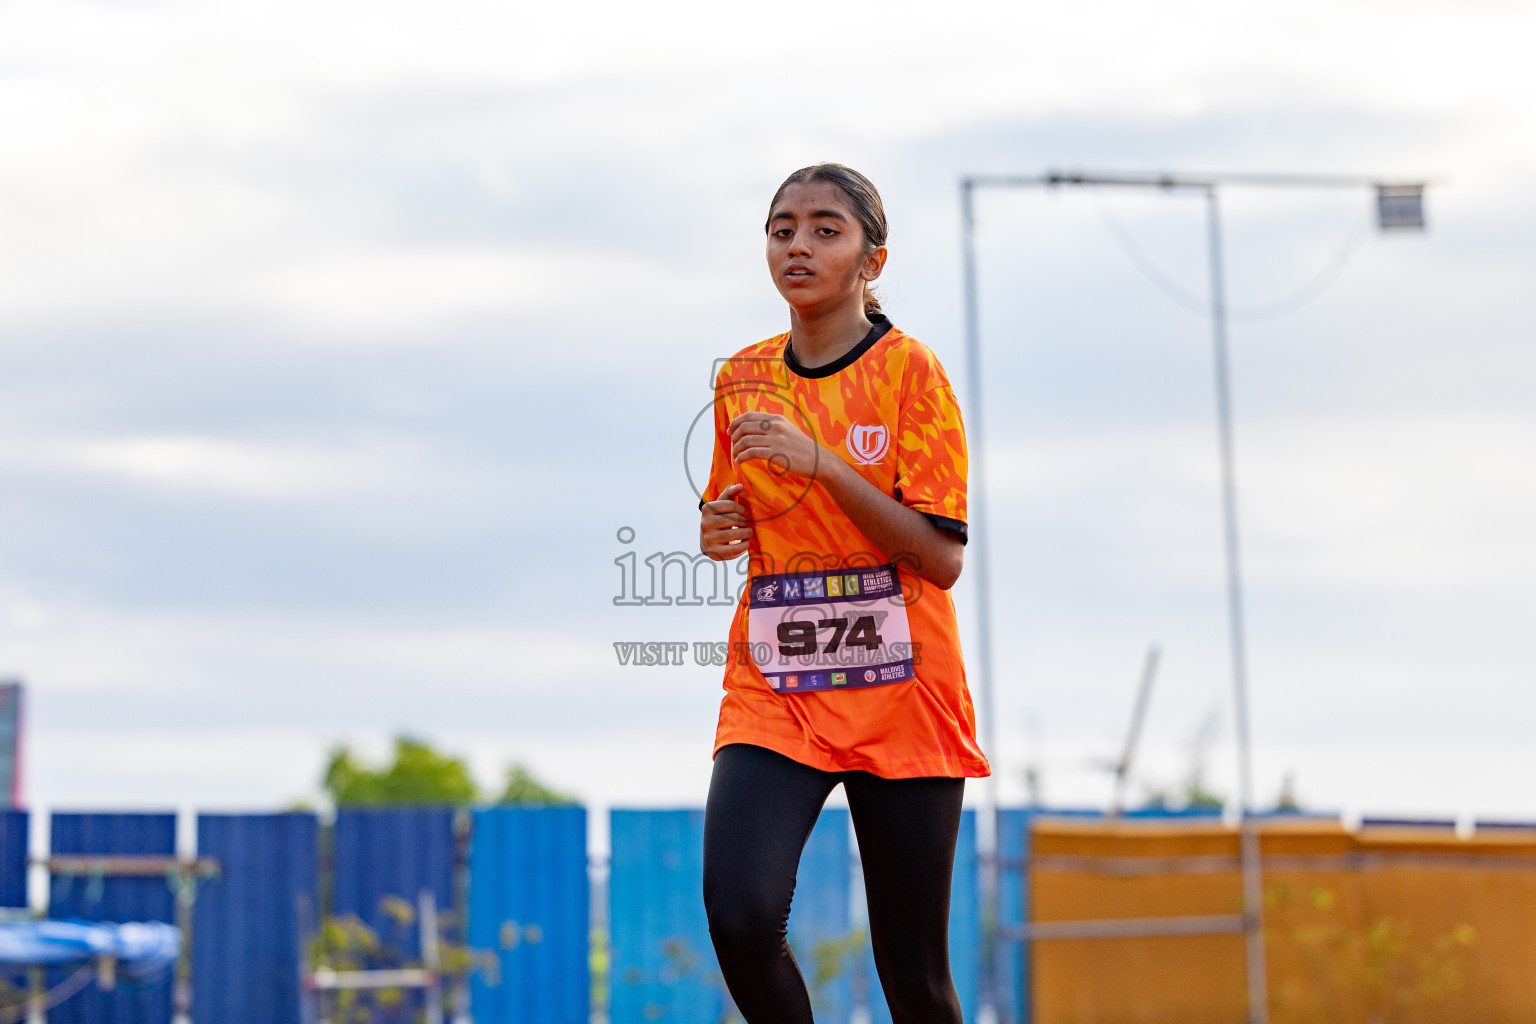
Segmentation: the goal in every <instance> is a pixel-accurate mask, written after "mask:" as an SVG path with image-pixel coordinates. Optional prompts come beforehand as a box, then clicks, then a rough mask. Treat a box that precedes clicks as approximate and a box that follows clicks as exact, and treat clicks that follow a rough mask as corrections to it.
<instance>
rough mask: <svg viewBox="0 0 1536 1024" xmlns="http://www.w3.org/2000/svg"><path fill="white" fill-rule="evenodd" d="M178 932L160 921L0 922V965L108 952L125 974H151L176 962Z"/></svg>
mask: <svg viewBox="0 0 1536 1024" xmlns="http://www.w3.org/2000/svg"><path fill="white" fill-rule="evenodd" d="M180 952H181V932H180V930H178V929H177V928H176V927H175V926H174V925H169V924H165V923H163V922H160V921H147V922H142V923H135V924H102V923H92V922H89V921H6V922H0V963H3V964H73V963H84V962H86V961H88V960H94V959H96V958H97V957H103V956H110V957H112V958H113V959H114V960H116V961H117V963H118V969H119V971H120V972H121V973H122V974H123V975H124V976H126V977H130V978H152V977H154V976H155V975H157V974H160V973H161V972H163V971H164V970H166V968H168V967H170V966H171V965H172V964H174V963H175V962H176V957H177V955H178V954H179V953H180Z"/></svg>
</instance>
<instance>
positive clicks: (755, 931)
mask: <svg viewBox="0 0 1536 1024" xmlns="http://www.w3.org/2000/svg"><path fill="white" fill-rule="evenodd" d="M704 912H705V915H706V916H707V917H708V919H709V934H710V938H712V939H713V940H714V943H715V947H716V949H720V948H721V947H722V946H723V947H725V949H727V950H731V951H736V950H741V951H749V950H756V949H776V948H778V946H779V945H780V944H781V943H782V942H783V941H784V936H785V933H786V924H787V920H788V915H787V914H786V913H785V908H784V907H783V905H782V901H780V900H776V899H775V898H774V897H773V896H772V895H771V894H769V893H765V892H761V891H755V890H754V889H753V888H752V887H751V886H741V885H731V886H708V885H706V886H705V889H704Z"/></svg>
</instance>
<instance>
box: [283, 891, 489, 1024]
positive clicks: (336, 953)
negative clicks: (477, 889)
mask: <svg viewBox="0 0 1536 1024" xmlns="http://www.w3.org/2000/svg"><path fill="white" fill-rule="evenodd" d="M379 909H380V911H382V913H383V915H384V917H385V918H387V919H388V922H389V923H388V925H387V926H386V932H392V933H394V938H393V939H390V938H386V937H385V936H381V935H379V934H378V933H377V932H375V931H374V930H373V929H372V928H370V927H368V925H367V924H365V923H364V922H363V921H362V920H361V919H360V918H358V917H357V916H356V915H355V914H344V915H342V916H340V917H332V916H327V917H326V918H324V919H323V920H322V921H321V922H320V928H319V931H318V932H317V933H316V934H315V936H314V939H313V942H312V944H311V946H310V949H309V958H310V965H311V967H312V969H314V970H316V971H324V970H330V971H368V970H379V969H381V968H399V967H419V966H423V965H422V964H421V963H420V961H417V960H408V959H406V958H405V957H404V955H403V954H402V953H401V950H400V948H399V945H398V939H399V938H400V937H403V936H405V935H407V934H412V935H413V934H415V930H416V908H415V907H414V906H413V905H412V904H411V902H410V901H409V900H406V899H402V898H401V897H399V896H385V897H384V898H383V899H382V900H380V901H379ZM453 924H454V915H453V911H451V910H447V911H443V912H441V913H440V914H439V915H438V925H439V928H440V929H442V931H443V933H444V934H442V935H441V936H440V938H439V940H438V970H439V971H440V973H441V976H442V977H443V979H444V980H445V982H447V983H448V984H446V985H445V986H444V987H445V989H446V990H447V991H449V992H451V991H453V989H454V988H455V987H456V983H458V982H460V981H461V980H463V979H465V978H467V977H468V975H469V974H470V973H471V972H472V971H479V972H480V973H481V975H482V976H483V977H484V979H485V981H486V983H487V984H490V985H497V984H500V981H501V979H500V976H499V973H498V967H499V963H498V961H497V959H496V957H495V955H494V954H492V953H489V952H485V951H480V950H473V949H470V948H469V947H468V946H464V945H460V944H458V943H455V942H452V941H449V939H448V937H447V934H448V933H451V932H452V931H453ZM324 998H325V1006H324V1010H325V1014H324V1019H328V1020H332V1021H337V1022H343V1021H344V1022H346V1024H418V1022H419V1020H420V1014H419V1012H417V1011H416V1010H415V1009H414V1008H413V1006H414V1005H415V1004H414V1003H413V1002H412V999H411V995H410V992H409V991H408V990H407V989H404V988H377V989H341V990H338V991H335V992H332V993H328V994H327V995H326V996H325V997H324ZM418 998H419V997H418Z"/></svg>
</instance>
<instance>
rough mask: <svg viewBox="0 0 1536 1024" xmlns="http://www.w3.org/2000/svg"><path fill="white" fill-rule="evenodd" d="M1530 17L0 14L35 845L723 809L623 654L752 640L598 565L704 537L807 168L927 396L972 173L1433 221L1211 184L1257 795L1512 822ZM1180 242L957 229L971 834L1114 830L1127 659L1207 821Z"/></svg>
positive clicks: (11, 585)
mask: <svg viewBox="0 0 1536 1024" xmlns="http://www.w3.org/2000/svg"><path fill="white" fill-rule="evenodd" d="M1533 10H1536V9H1533V7H1532V6H1531V5H1530V4H1520V3H1505V2H1499V0H1482V2H1476V3H1468V2H1465V0H1462V2H1458V3H1455V4H1452V3H1448V2H1447V3H1432V2H1408V3H1404V2H1397V3H1392V4H1388V3H1384V2H1375V0H1372V2H1339V0H1329V2H1326V3H1325V2H1322V0H1300V2H1295V3H1289V4H1286V5H1283V6H1282V5H1278V4H1275V5H1256V4H1233V3H1230V2H1215V0H1212V2H1205V3H1202V2H1188V0H1185V2H1174V3H1165V4H1157V5H1147V4H1137V3H1129V2H1101V3H1078V4H1070V5H1053V6H1050V7H1045V6H1041V5H1019V4H980V3H970V4H967V3H956V4H946V5H933V4H916V3H886V4H878V5H876V4H848V3H835V2H834V3H822V4H818V5H815V8H814V11H812V12H807V11H806V10H805V9H803V8H798V7H786V6H784V5H778V4H776V5H768V4H737V5H720V4H713V3H711V4H704V3H675V4H670V5H666V6H664V7H659V8H658V7H656V6H654V5H650V6H646V5H634V4H618V3H612V4H540V5H532V4H507V3H490V2H485V3H478V2H443V0H439V2H435V3H432V4H426V3H398V2H397V3H381V2H378V0H372V2H368V3H361V2H358V3H341V2H316V0H303V2H297V0H267V2H264V3H260V4H257V3H251V2H246V3H226V2H217V0H203V2H199V3H190V2H189V3H177V2H156V0H138V2H115V3H107V2H102V3H84V2H78V0H46V2H43V0H6V2H4V3H0V131H3V138H4V145H3V147H0V674H4V675H15V676H18V677H20V678H22V679H24V680H25V681H26V683H27V684H28V686H29V699H30V708H29V722H28V739H27V743H28V749H27V755H26V757H27V783H26V788H27V795H28V798H29V800H30V802H32V803H33V804H34V805H41V806H49V807H63V806H68V807H81V806H121V807H142V808H153V807H165V806H179V807H190V806H195V807H202V808H214V807H224V808H228V807H270V806H277V805H284V804H287V803H289V802H291V801H293V800H295V799H299V798H305V797H309V798H312V797H313V796H314V794H315V791H316V785H317V780H318V775H319V772H320V769H321V765H322V763H323V760H324V756H325V752H326V750H327V749H328V748H329V747H330V745H332V744H334V743H336V742H341V741H347V742H352V743H355V744H357V745H360V746H361V747H362V748H364V749H365V750H367V751H370V752H377V753H382V752H383V750H384V748H385V745H386V743H387V741H388V739H389V737H390V736H392V735H394V734H396V733H397V732H400V731H409V732H412V733H415V734H419V735H422V736H425V737H428V738H430V739H432V740H433V741H435V742H438V743H440V744H442V745H444V746H445V747H447V748H449V749H452V750H455V751H460V752H463V753H465V754H467V755H469V756H471V757H472V758H473V761H474V764H475V766H476V770H477V772H478V773H479V774H480V776H481V778H482V780H483V781H485V782H486V783H487V784H490V783H492V782H493V781H494V780H495V777H496V776H497V775H498V774H499V773H500V772H501V770H502V769H503V766H504V765H505V764H506V763H508V762H509V761H512V760H523V761H526V762H527V763H529V764H530V765H531V766H532V767H533V768H534V769H535V770H536V771H537V772H538V773H539V774H541V775H542V776H544V777H546V778H547V779H549V780H550V781H551V782H553V783H555V784H556V785H559V786H561V787H564V788H567V789H570V790H572V791H575V792H578V793H580V794H582V795H583V796H585V797H587V798H589V799H590V800H592V801H593V802H594V803H596V804H597V805H599V806H602V805H607V804H609V803H622V804H628V805H637V804H649V805H665V804H678V803H698V802H700V801H702V797H703V793H704V789H705V786H706V785H707V780H708V772H709V749H710V741H711V739H712V736H713V728H714V719H715V713H716V707H717V704H718V697H719V690H718V682H719V681H718V675H719V673H718V670H713V669H701V668H694V667H687V668H684V669H660V668H635V667H620V666H619V665H618V664H617V659H616V657H615V654H614V650H613V647H612V644H613V643H614V642H615V641H630V640H656V641H688V642H693V641H704V640H712V639H718V638H723V637H724V635H725V629H726V626H727V622H728V619H729V609H721V608H711V607H704V608H697V609H694V608H686V609H685V608H677V607H652V608H641V609H634V608H616V607H614V605H613V604H612V600H613V598H614V597H615V596H616V595H617V593H618V587H619V570H618V568H617V567H616V565H615V563H614V559H616V558H619V557H621V556H623V555H624V554H625V553H626V552H628V551H634V552H636V553H637V555H638V557H639V558H641V559H643V558H644V557H646V556H647V555H648V554H650V553H653V552H655V551H674V550H692V549H694V548H695V546H696V543H697V518H696V512H695V503H696V499H695V497H694V494H693V493H692V491H691V489H690V485H689V482H688V479H689V478H688V473H687V471H686V464H687V454H688V453H687V452H685V440H686V438H687V433H688V429H689V426H690V424H691V423H692V421H693V419H694V417H695V415H696V414H697V413H698V412H699V410H700V409H702V408H703V407H704V406H705V405H706V404H707V403H708V402H709V399H710V392H709V387H708V385H709V371H710V364H711V360H712V359H714V358H717V357H720V356H724V355H728V354H730V353H731V352H734V351H735V350H737V349H738V348H740V347H742V346H743V345H745V344H748V343H750V342H752V341H755V340H758V339H760V338H763V337H766V336H769V335H771V334H774V333H777V332H778V331H780V330H783V329H784V327H785V325H786V315H785V312H784V310H783V308H782V304H781V303H780V302H779V300H778V299H777V297H776V295H775V293H774V292H773V290H772V287H771V284H770V282H769V280H768V278H767V275H766V273H765V271H764V268H763V266H762V255H761V250H762V227H761V224H762V218H763V215H764V212H765V206H766V203H767V201H768V199H769V197H770V196H771V194H772V191H773V189H774V187H775V186H776V185H777V183H778V182H779V181H780V180H781V179H782V178H783V176H784V175H785V174H787V173H788V172H789V171H790V170H793V169H794V168H795V167H798V166H800V165H802V164H806V163H810V162H814V161H817V160H824V159H831V160H840V161H843V162H846V163H849V164H852V165H853V166H855V167H858V168H860V169H861V170H863V171H865V172H866V173H867V174H869V175H870V176H871V177H872V178H873V179H874V180H875V181H876V183H877V184H878V185H879V186H880V188H881V189H882V191H883V193H884V195H885V199H886V203H887V208H888V212H889V216H890V222H891V240H890V244H891V257H890V262H889V266H888V270H887V272H886V275H885V278H884V280H883V282H882V291H883V295H884V297H885V303H886V308H887V310H888V311H889V312H890V313H891V315H892V318H893V319H894V321H895V322H896V323H897V324H899V325H900V326H902V327H903V328H905V329H906V330H908V331H909V332H911V333H913V334H915V335H916V336H917V337H919V338H921V339H922V340H924V341H925V342H927V343H928V344H929V345H930V346H931V347H932V348H933V349H934V350H935V352H937V353H938V355H939V356H940V358H941V359H942V360H943V361H944V362H945V364H946V365H947V366H948V368H949V371H950V373H951V375H952V376H953V377H954V378H955V379H956V381H957V382H960V381H963V379H964V374H965V362H964V351H963V346H962V341H961V334H960V328H961V318H960V305H959V296H960V280H959V232H958V219H957V205H958V204H957V190H956V181H957V178H958V176H959V175H960V174H962V173H966V172H1020V173H1030V172H1038V171H1041V170H1044V169H1046V168H1054V167H1061V168H1074V169H1077V168H1086V169H1091V170H1117V171H1118V170H1193V171H1286V172H1325V173H1332V172H1342V173H1352V174H1363V175H1371V176H1377V175H1379V176H1384V177H1389V178H1398V177H1405V178H1410V179H1411V178H1416V177H1420V176H1432V177H1434V178H1436V179H1437V180H1438V181H1440V182H1441V183H1442V184H1440V185H1439V186H1437V187H1436V188H1435V189H1433V190H1432V192H1431V194H1430V197H1429V200H1428V217H1429V222H1430V226H1429V230H1428V231H1427V232H1426V233H1424V234H1423V235H1401V234H1399V235H1387V236H1383V235H1381V234H1379V233H1377V232H1375V230H1374V229H1373V227H1372V224H1371V205H1370V198H1371V197H1370V195H1369V193H1367V192H1365V191H1363V190H1362V191H1345V192H1327V191H1316V190H1281V191H1265V190H1257V189H1233V190H1230V191H1228V192H1227V193H1225V194H1224V196H1223V202H1224V215H1225V221H1226V227H1227V235H1226V241H1227V252H1228V258H1229V261H1228V270H1229V280H1230V286H1229V290H1230V297H1231V300H1232V302H1233V304H1234V306H1235V307H1236V317H1235V322H1234V325H1233V335H1232V346H1233V363H1234V387H1235V402H1236V411H1237V446H1238V460H1239V477H1240V488H1241V504H1242V515H1243V530H1244V536H1243V539H1244V552H1245V557H1246V560H1247V570H1248V598H1249V625H1250V632H1251V670H1252V688H1253V714H1254V724H1255V736H1256V741H1257V744H1258V752H1257V762H1258V785H1259V790H1260V795H1261V797H1262V798H1263V799H1264V800H1265V801H1269V800H1272V799H1273V798H1274V795H1275V794H1276V793H1277V792H1278V790H1279V787H1280V785H1281V780H1282V778H1284V777H1285V776H1286V775H1287V774H1291V775H1293V776H1294V780H1295V788H1296V790H1297V791H1298V792H1299V794H1300V795H1301V797H1302V798H1303V799H1304V800H1305V801H1306V802H1308V803H1310V804H1313V805H1316V806H1320V807H1325V808H1342V809H1345V810H1347V811H1350V812H1353V813H1359V812H1362V811H1363V812H1367V813H1369V812H1387V813H1422V814H1447V815H1461V816H1467V815H1485V816H1501V817H1524V818H1532V817H1536V792H1533V789H1532V787H1531V785H1530V781H1529V780H1530V779H1532V778H1533V777H1536V750H1533V745H1532V743H1531V741H1530V736H1531V734H1532V732H1533V729H1536V687H1533V685H1532V684H1533V683H1536V628H1533V623H1536V532H1533V526H1532V524H1533V523H1536V459H1533V457H1536V406H1533V402H1532V396H1533V394H1536V347H1533V344H1532V340H1533V339H1532V333H1533V332H1532V329H1533V326H1536V322H1533V321H1536V318H1533V314H1532V310H1531V305H1530V300H1529V292H1530V282H1531V280H1532V279H1533V276H1536V246H1533V245H1532V242H1531V239H1532V237H1533V233H1536V198H1533V193H1532V190H1531V189H1530V187H1529V182H1530V181H1531V180H1532V175H1533V172H1536V116H1533V115H1536V65H1533V64H1532V62H1531V61H1530V59H1529V53H1528V44H1529V41H1530V39H1532V38H1536V14H1533ZM1201 217H1202V211H1201V208H1200V206H1199V204H1198V203H1197V202H1196V201H1193V200H1190V199H1185V198H1178V197H1173V196H1168V195H1162V194H1150V195H1142V194H1125V193H1113V192H1099V193H1092V194H1089V193H1083V192H1062V193H1055V194H1045V193H1040V192H1034V193H1002V192H997V193H987V194H984V195H983V196H982V197H981V200H980V204H979V219H980V228H979V239H980V262H981V267H982V274H981V292H982V305H983V324H982V335H983V345H984V349H985V353H986V356H985V358H986V392H985V395H984V415H985V426H986V429H987V432H988V442H989V443H988V447H987V451H986V459H987V465H988V467H989V472H990V476H991V480H992V482H993V490H992V493H991V495H990V497H989V505H988V509H989V511H990V513H991V517H992V519H991V522H992V537H993V540H994V553H993V561H994V569H995V571H994V574H993V578H994V581H995V587H996V593H995V597H996V601H995V605H996V617H997V633H998V654H997V688H998V702H997V705H998V706H997V710H996V729H997V735H998V745H997V749H996V750H995V751H993V752H992V753H993V754H994V764H995V766H996V767H997V769H998V772H999V777H1000V782H1001V785H1002V792H1003V794H1004V797H1005V798H1006V799H1014V800H1016V799H1019V798H1021V797H1022V794H1023V791H1024V790H1023V782H1022V779H1023V772H1024V770H1025V768H1026V766H1027V765H1029V764H1033V765H1035V766H1036V768H1037V770H1038V771H1039V773H1040V775H1041V777H1042V779H1043V786H1044V791H1045V796H1046V797H1047V798H1048V799H1049V800H1052V801H1056V802H1061V803H1078V804H1082V803H1087V804H1099V803H1102V802H1103V801H1104V800H1105V799H1106V797H1107V793H1108V789H1109V783H1108V778H1107V776H1105V775H1104V774H1103V773H1102V772H1100V771H1098V770H1096V769H1095V768H1094V767H1093V766H1092V762H1093V761H1094V760H1095V759H1103V758H1106V757H1108V756H1111V755H1112V754H1113V753H1114V750H1115V748H1116V746H1117V744H1118V742H1119V738H1120V736H1121V734H1122V733H1123V731H1124V728H1125V724H1126V720H1127V718H1128V717H1129V713H1130V706H1131V699H1132V695H1133V692H1134V687H1135V683H1136V678H1137V674H1138V672H1139V670H1140V666H1141V662H1142V659H1143V657H1144V655H1145V652H1146V649H1147V648H1148V646H1149V645H1151V644H1153V643H1157V644H1160V645H1161V647H1162V649H1163V668H1162V673H1161V676H1160V678H1159V682H1158V687H1159V688H1158V691H1157V693H1156V695H1155V697H1154V699H1153V704H1152V710H1151V715H1150V718H1149V721H1148V726H1147V734H1146V747H1145V751H1144V762H1143V763H1144V772H1143V777H1142V780H1141V782H1140V783H1139V784H1138V786H1137V788H1138V789H1140V788H1141V787H1142V786H1151V787H1158V786H1162V787H1166V786H1169V785H1172V784H1175V783H1176V782H1177V780H1178V779H1179V778H1180V777H1181V776H1182V775H1183V774H1184V773H1185V772H1186V770H1187V768H1188V763H1189V761H1190V759H1191V757H1192V754H1191V750H1192V749H1193V748H1195V747H1198V746H1199V745H1200V741H1199V737H1200V736H1201V735H1202V734H1207V735H1209V734H1211V729H1210V728H1208V727H1207V723H1209V722H1213V721H1218V722H1220V723H1222V724H1221V725H1220V726H1219V728H1218V729H1217V730H1216V732H1215V734H1214V735H1215V736H1216V740H1215V745H1214V747H1212V748H1211V749H1210V750H1209V752H1208V757H1209V759H1210V763H1209V775H1210V782H1211V784H1212V785H1214V786H1215V787H1216V788H1217V789H1220V790H1222V791H1225V792H1230V791H1231V786H1232V782H1231V779H1232V776H1233V772H1232V764H1233V755H1232V753H1231V737H1232V729H1231V728H1230V726H1229V725H1228V724H1226V723H1227V722H1228V721H1229V717H1230V714H1231V702H1230V700H1229V699H1228V698H1227V696H1226V695H1227V693H1228V690H1229V677H1228V673H1227V668H1226V664H1227V663H1226V634H1225V625H1224V619H1223V615H1224V609H1223V603H1222V576H1221V572H1222V563H1221V549H1220V543H1219V542H1220V532H1219V531H1220V520H1219V516H1218V512H1219V505H1218V497H1217V483H1216V481H1217V477H1216V458H1215V435H1214V407H1213V401H1212V394H1211V360H1210V341H1209V325H1208V323H1207V321H1206V320H1205V319H1204V317H1203V315H1202V314H1201V313H1199V312H1196V311H1191V310H1190V309H1187V308H1185V307H1184V306H1182V305H1180V304H1179V303H1178V302H1177V301H1175V299H1174V298H1173V297H1172V296H1171V295H1170V294H1169V292H1170V291H1174V292H1175V293H1176V294H1183V293H1184V292H1187V293H1189V295H1191V296H1193V297H1194V298H1195V300H1196V301H1198V300H1199V298H1200V297H1201V296H1203V295H1204V289H1205V280H1206V277H1205V274H1206V270H1205V263H1204V258H1205V256H1204V248H1203V239H1204V235H1203V230H1204V226H1203V221H1202V219H1201ZM1138 261H1139V262H1138ZM1153 275H1155V276H1156V280H1155V281H1154V280H1153ZM1324 279H1326V283H1327V287H1326V288H1322V289H1320V290H1319V289H1316V288H1311V287H1310V285H1311V284H1313V283H1322V282H1323V280H1324ZM1179 290H1182V291H1179ZM1309 297H1310V301H1300V300H1306V299H1309ZM1291 298H1296V299H1297V300H1298V301H1296V302H1292V301H1290V299H1291ZM1277 314H1287V315H1283V316H1278V318H1277ZM961 397H962V399H963V401H962V406H963V407H964V408H965V410H966V413H967V416H968V417H970V418H972V421H973V422H972V429H973V430H974V428H975V419H974V416H973V413H974V400H973V396H971V395H969V394H967V393H965V392H962V395H961ZM693 454H694V457H695V461H697V458H698V453H697V452H694V453H693ZM700 469H701V467H700V466H698V465H695V466H694V472H695V475H698V472H699V470H700ZM621 527H629V528H631V529H633V530H634V531H635V535H636V536H635V540H634V541H633V542H632V543H629V544H627V545H626V544H623V543H621V542H620V541H619V539H618V531H619V530H620V528H621ZM973 583H974V576H973V575H972V574H968V575H967V576H966V577H964V578H962V580H961V583H960V585H959V587H958V588H957V591H956V592H957V596H958V599H959V601H960V606H961V617H962V627H963V630H964V631H965V635H966V637H967V640H968V642H972V645H973V646H974V644H973V641H972V638H973V636H974V632H973V630H974V620H973V616H972V610H973V608H974V605H975V600H974V592H973V590H972V589H971V588H972V585H973ZM975 792H977V790H974V789H973V793H975Z"/></svg>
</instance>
